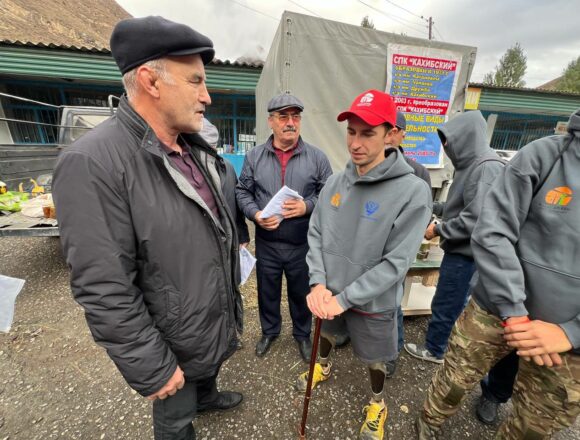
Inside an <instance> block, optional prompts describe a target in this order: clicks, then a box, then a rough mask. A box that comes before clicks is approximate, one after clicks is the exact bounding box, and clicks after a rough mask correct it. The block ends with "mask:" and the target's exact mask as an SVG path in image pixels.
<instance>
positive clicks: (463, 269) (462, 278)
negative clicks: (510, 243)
mask: <svg viewBox="0 0 580 440" xmlns="http://www.w3.org/2000/svg"><path fill="white" fill-rule="evenodd" d="M474 272H475V263H474V261H473V259H472V258H469V257H465V256H463V255H460V254H453V253H446V254H445V256H444V257H443V261H441V267H440V268H439V282H438V283H437V290H436V291H435V296H434V297H433V301H431V313H432V315H431V320H430V321H429V327H428V328H427V336H426V338H425V346H426V347H427V349H428V350H429V351H430V352H431V354H433V355H434V356H435V357H437V358H443V354H444V353H445V350H446V349H447V341H448V339H449V335H450V334H451V330H452V329H453V326H454V325H455V321H457V318H459V315H461V312H462V311H463V309H464V308H465V305H466V304H467V297H468V294H469V281H470V280H471V277H472V276H473V273H474Z"/></svg>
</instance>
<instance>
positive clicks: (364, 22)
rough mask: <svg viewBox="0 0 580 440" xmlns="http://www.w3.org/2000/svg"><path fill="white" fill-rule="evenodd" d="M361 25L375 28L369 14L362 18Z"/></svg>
mask: <svg viewBox="0 0 580 440" xmlns="http://www.w3.org/2000/svg"><path fill="white" fill-rule="evenodd" d="M360 25H361V26H362V27H364V28H369V29H374V28H375V24H374V23H373V21H372V20H371V19H370V18H369V16H368V15H365V16H364V17H363V19H362V21H361V22H360Z"/></svg>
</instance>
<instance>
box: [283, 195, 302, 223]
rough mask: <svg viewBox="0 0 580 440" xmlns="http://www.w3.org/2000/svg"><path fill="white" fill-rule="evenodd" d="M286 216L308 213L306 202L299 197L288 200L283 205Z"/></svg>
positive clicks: (291, 216) (300, 215)
mask: <svg viewBox="0 0 580 440" xmlns="http://www.w3.org/2000/svg"><path fill="white" fill-rule="evenodd" d="M282 209H283V210H284V218H293V217H302V216H303V215H304V214H306V202H305V201H304V200H299V199H290V200H286V201H285V202H284V204H283V205H282Z"/></svg>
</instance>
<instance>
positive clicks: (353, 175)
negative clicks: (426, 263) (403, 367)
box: [296, 90, 432, 439]
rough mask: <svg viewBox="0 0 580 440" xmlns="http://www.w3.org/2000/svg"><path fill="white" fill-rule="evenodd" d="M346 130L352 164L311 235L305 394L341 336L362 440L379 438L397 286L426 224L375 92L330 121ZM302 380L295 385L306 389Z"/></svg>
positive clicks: (390, 118)
mask: <svg viewBox="0 0 580 440" xmlns="http://www.w3.org/2000/svg"><path fill="white" fill-rule="evenodd" d="M345 120H347V121H348V127H347V136H346V143H347V147H348V150H349V153H350V157H351V160H350V161H349V163H348V164H347V166H346V169H345V170H344V171H343V172H341V173H339V174H335V175H333V176H332V177H330V178H329V179H328V182H327V183H326V185H325V186H324V188H323V190H322V192H321V193H320V197H319V199H318V204H317V205H316V207H315V209H314V212H313V214H312V218H311V220H310V228H309V231H308V244H309V246H310V250H309V252H308V256H307V262H308V266H309V270H310V285H311V288H312V290H311V292H310V294H309V295H308V297H307V302H308V307H309V308H310V310H311V311H312V313H313V314H314V315H316V316H317V317H318V318H321V319H324V321H323V322H322V331H321V338H320V351H319V360H318V362H317V364H316V366H315V371H314V378H313V382H312V385H313V387H314V386H316V385H317V384H318V383H320V382H322V381H325V380H327V379H328V378H329V376H330V374H331V363H330V361H329V358H330V352H331V350H332V348H333V347H334V345H335V340H336V339H335V338H336V335H337V334H343V333H344V332H345V331H348V333H349V334H350V337H351V340H352V347H353V350H354V353H355V355H356V356H357V357H358V358H359V359H360V360H361V361H363V363H365V364H366V365H367V366H368V368H369V374H370V382H371V389H372V393H371V399H370V402H369V404H368V405H367V406H365V412H366V420H365V422H364V423H363V425H362V428H361V431H360V438H362V439H382V438H383V436H384V427H383V425H384V422H385V420H386V418H387V408H386V405H385V401H384V398H383V387H384V383H385V373H386V368H385V363H386V362H390V361H393V360H394V359H396V358H397V355H398V350H397V321H396V313H397V307H398V306H399V304H400V302H401V298H402V296H403V280H404V278H405V274H406V273H407V270H408V269H409V267H410V265H411V263H412V262H413V259H414V258H415V254H416V252H417V249H418V248H419V245H420V244H421V240H422V238H423V230H424V228H425V225H426V224H427V222H428V220H429V217H430V215H431V209H432V202H431V193H430V188H428V186H427V184H426V183H425V181H424V180H422V179H420V178H418V177H417V176H416V175H415V174H413V169H412V168H411V167H410V166H409V165H407V163H406V162H405V159H404V157H403V155H402V154H401V153H400V152H399V151H398V150H396V149H392V148H389V149H385V146H386V145H389V144H391V143H392V136H393V134H394V131H395V130H394V126H395V123H396V108H395V104H394V102H393V100H392V99H391V97H390V96H389V95H387V94H385V93H383V92H380V91H378V90H369V91H366V92H364V93H362V94H361V95H359V96H358V97H357V98H356V99H355V100H354V102H353V103H352V105H351V107H350V109H349V110H348V111H345V112H343V113H341V114H340V115H338V121H345ZM307 376H308V374H307V373H304V374H302V375H301V376H300V377H299V378H298V380H297V384H296V386H297V388H298V389H299V390H305V389H306V381H307Z"/></svg>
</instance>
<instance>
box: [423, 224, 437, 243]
mask: <svg viewBox="0 0 580 440" xmlns="http://www.w3.org/2000/svg"><path fill="white" fill-rule="evenodd" d="M436 225H437V223H431V224H430V225H429V226H428V227H427V230H426V231H425V239H426V240H431V239H432V238H435V237H436V236H437V234H436V233H435V226H436Z"/></svg>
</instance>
